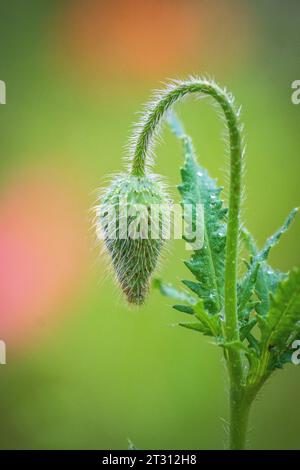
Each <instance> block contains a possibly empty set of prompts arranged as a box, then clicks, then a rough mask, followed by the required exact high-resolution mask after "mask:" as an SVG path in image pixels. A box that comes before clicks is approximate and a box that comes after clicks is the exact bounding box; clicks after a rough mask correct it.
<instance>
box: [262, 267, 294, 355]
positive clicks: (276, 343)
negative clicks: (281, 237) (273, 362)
mask: <svg viewBox="0 0 300 470" xmlns="http://www.w3.org/2000/svg"><path fill="white" fill-rule="evenodd" d="M270 304H271V305H270V310H269V312H268V314H267V317H266V321H267V325H268V334H267V335H265V340H266V341H267V342H268V344H269V347H271V348H276V350H278V351H283V352H284V351H286V349H287V348H288V347H289V346H290V344H291V342H292V341H293V340H294V336H295V335H297V334H298V332H299V330H300V325H299V323H298V322H299V321H300V270H299V269H294V270H292V271H291V272H290V273H289V276H288V278H287V279H285V280H283V281H281V282H280V283H279V285H278V287H277V289H276V291H275V294H274V295H272V296H271V299H270Z"/></svg>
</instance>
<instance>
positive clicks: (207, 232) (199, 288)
mask: <svg viewBox="0 0 300 470" xmlns="http://www.w3.org/2000/svg"><path fill="white" fill-rule="evenodd" d="M170 121H171V127H172V130H173V132H174V133H175V134H176V135H177V136H178V137H179V138H180V140H181V141H182V143H183V150H184V157H185V162H184V166H183V168H182V169H181V177H182V184H180V185H179V186H178V189H179V192H180V194H181V197H182V204H190V205H192V206H193V207H196V205H197V204H202V205H203V209H204V243H203V247H202V248H200V249H197V250H195V251H194V253H193V255H192V257H191V258H190V260H188V261H186V262H185V265H186V266H187V268H188V269H189V270H190V271H191V273H192V274H193V275H194V276H195V278H196V280H197V282H193V281H185V282H184V283H185V285H187V286H188V287H189V288H190V289H192V291H193V292H195V293H196V294H197V295H198V296H199V298H201V299H203V301H204V306H205V308H206V309H207V310H208V311H209V312H210V313H212V314H214V313H217V312H220V311H221V309H222V307H223V302H224V292H223V290H224V263H225V243H226V224H225V223H224V218H225V216H226V213H227V209H224V208H223V205H222V204H223V203H222V201H221V199H220V192H221V188H218V187H217V185H216V181H215V180H213V179H212V178H211V177H210V176H209V175H208V172H207V171H206V170H205V169H204V168H202V167H201V166H200V165H199V164H198V163H197V161H196V157H195V152H194V149H193V146H192V142H191V139H190V138H189V137H188V136H186V135H185V134H184V132H183V129H182V127H181V126H180V124H179V123H178V121H177V120H176V118H175V117H174V115H172V116H171V118H169V122H170ZM193 223H194V222H193Z"/></svg>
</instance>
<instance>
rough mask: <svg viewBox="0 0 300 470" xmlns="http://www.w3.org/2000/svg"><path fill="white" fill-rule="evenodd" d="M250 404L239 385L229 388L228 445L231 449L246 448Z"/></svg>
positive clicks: (250, 400) (250, 401)
mask: <svg viewBox="0 0 300 470" xmlns="http://www.w3.org/2000/svg"><path fill="white" fill-rule="evenodd" d="M251 404H252V398H251V399H250V398H249V397H248V396H247V395H245V394H244V393H243V390H241V388H240V387H238V388H234V387H233V388H231V390H230V435H229V447H230V449H231V450H241V449H245V448H246V436H247V428H248V420H249V412H250V408H251Z"/></svg>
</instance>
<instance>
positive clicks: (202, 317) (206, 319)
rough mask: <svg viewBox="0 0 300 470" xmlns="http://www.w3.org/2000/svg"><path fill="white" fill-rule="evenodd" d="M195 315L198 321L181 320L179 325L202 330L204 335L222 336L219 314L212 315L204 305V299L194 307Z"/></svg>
mask: <svg viewBox="0 0 300 470" xmlns="http://www.w3.org/2000/svg"><path fill="white" fill-rule="evenodd" d="M193 310H194V317H195V318H196V320H198V321H194V322H180V323H179V325H180V326H183V327H184V328H189V329H192V330H196V331H200V332H201V333H203V334H204V335H207V336H214V337H215V338H218V337H220V336H221V333H222V331H221V324H220V317H219V315H210V314H209V313H208V312H207V311H206V310H205V307H204V304H203V300H200V301H199V302H197V304H196V305H195V306H194V307H193Z"/></svg>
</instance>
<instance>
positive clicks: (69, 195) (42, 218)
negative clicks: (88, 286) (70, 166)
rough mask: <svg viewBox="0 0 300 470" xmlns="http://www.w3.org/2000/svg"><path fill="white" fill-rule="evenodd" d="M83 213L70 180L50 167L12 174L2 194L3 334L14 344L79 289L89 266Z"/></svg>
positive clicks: (33, 331)
mask: <svg viewBox="0 0 300 470" xmlns="http://www.w3.org/2000/svg"><path fill="white" fill-rule="evenodd" d="M84 220H85V213H84V208H83V207H82V202H80V194H79V192H78V188H77V187H76V185H75V184H74V183H70V181H69V180H68V179H67V178H64V176H63V175H62V174H58V173H57V172H56V171H54V170H51V169H50V168H39V169H36V168H35V169H33V170H29V169H28V168H26V171H24V172H22V173H19V174H18V176H16V175H14V176H13V178H11V180H10V181H9V182H7V183H6V186H5V188H3V189H2V191H1V197H0V317H1V338H3V339H5V340H6V341H9V342H12V343H13V344H17V343H18V344H19V343H20V342H21V343H23V342H24V341H25V342H26V341H27V340H28V338H29V337H31V336H32V334H39V331H40V329H41V328H40V327H41V325H42V324H43V323H44V322H46V323H48V320H50V318H51V317H54V316H55V312H56V311H61V310H62V309H61V307H62V305H63V304H64V303H65V302H67V301H68V300H70V299H71V298H72V295H74V294H75V293H76V294H77V292H76V291H77V289H78V287H79V285H80V284H82V281H83V279H84V277H85V276H86V269H87V241H86V228H85V224H84Z"/></svg>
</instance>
